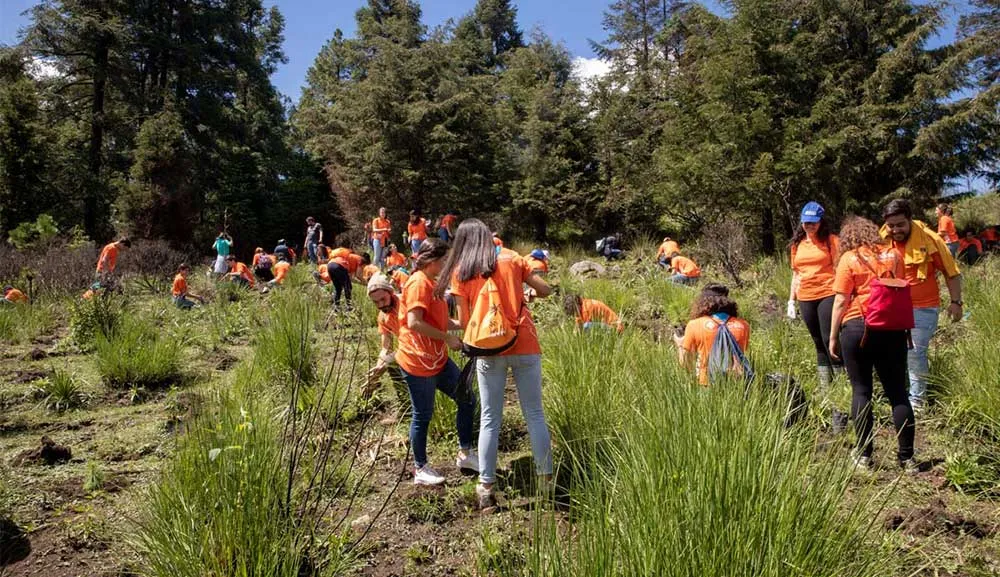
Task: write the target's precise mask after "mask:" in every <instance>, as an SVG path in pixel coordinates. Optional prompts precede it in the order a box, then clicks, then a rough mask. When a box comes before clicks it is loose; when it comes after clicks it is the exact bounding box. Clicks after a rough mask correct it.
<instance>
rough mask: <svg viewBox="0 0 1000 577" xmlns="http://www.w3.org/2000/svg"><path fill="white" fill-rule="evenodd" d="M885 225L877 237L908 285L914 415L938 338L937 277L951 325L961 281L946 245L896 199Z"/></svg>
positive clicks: (906, 203) (958, 309) (957, 311)
mask: <svg viewBox="0 0 1000 577" xmlns="http://www.w3.org/2000/svg"><path fill="white" fill-rule="evenodd" d="M882 218H883V220H884V222H885V225H884V226H883V227H882V230H881V231H880V234H881V235H882V238H883V239H885V240H886V241H888V240H890V239H891V240H892V246H893V248H894V249H895V250H896V252H898V253H899V254H900V256H901V257H902V259H903V265H904V266H905V267H906V280H907V282H909V283H910V296H911V298H912V299H913V319H914V323H915V326H914V327H913V330H912V331H911V332H910V335H911V337H912V339H913V347H912V348H911V349H910V352H909V354H908V360H907V364H908V366H909V373H910V405H911V406H913V408H914V409H915V410H916V411H918V412H919V411H920V410H921V409H922V408H923V405H924V402H925V397H926V395H927V381H928V378H929V376H930V362H929V361H928V356H927V351H928V348H929V347H930V343H931V339H932V338H933V337H934V334H935V333H937V329H938V321H939V317H940V316H941V315H940V307H941V289H940V288H939V287H938V278H937V277H938V272H941V273H942V274H943V276H944V277H945V284H946V285H947V286H948V293H949V295H950V297H951V304H950V305H949V306H948V315H949V316H950V317H951V319H952V321H955V322H957V321H959V320H961V319H962V313H963V311H962V307H963V303H962V277H961V275H960V271H959V270H958V265H957V264H956V263H955V259H954V258H953V257H952V256H951V251H950V250H949V249H948V246H947V245H946V244H945V242H944V239H943V238H941V237H940V236H938V234H937V233H936V232H934V231H933V230H931V229H930V228H929V227H928V226H927V225H925V224H924V223H922V222H920V221H919V220H914V219H913V209H912V207H911V206H910V203H909V201H907V200H906V199H896V200H893V201H891V202H890V203H889V204H887V205H886V206H885V208H884V209H883V211H882Z"/></svg>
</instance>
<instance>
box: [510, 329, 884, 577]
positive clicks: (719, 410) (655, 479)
mask: <svg viewBox="0 0 1000 577" xmlns="http://www.w3.org/2000/svg"><path fill="white" fill-rule="evenodd" d="M595 336H596V335H587V336H582V335H581V336H577V337H576V339H577V341H578V342H577V343H575V344H574V343H572V342H565V341H564V340H563V339H567V338H570V337H571V335H556V336H555V337H554V338H555V339H556V340H557V342H552V341H547V343H544V344H548V348H547V349H545V356H546V363H547V366H546V368H547V371H546V386H547V387H548V395H549V396H548V401H549V402H548V405H547V410H548V411H549V415H550V418H551V420H552V427H553V429H554V430H555V431H556V433H557V435H556V437H557V439H560V438H561V439H565V440H567V441H569V442H566V443H564V444H563V445H562V450H563V452H564V455H563V459H566V458H567V457H566V455H565V454H566V453H568V458H569V459H570V460H571V461H572V462H574V463H578V464H585V465H586V466H587V468H588V469H589V471H588V474H587V475H586V476H583V475H581V476H577V477H575V478H574V479H572V480H573V481H574V482H573V483H572V485H571V487H570V499H571V503H572V507H573V511H574V518H575V519H576V522H575V523H574V526H573V529H572V531H570V532H569V534H567V533H566V532H565V530H564V529H559V528H556V527H555V526H552V527H549V528H547V529H546V528H544V525H543V529H541V530H540V531H539V532H538V533H537V534H536V537H535V541H534V543H533V546H532V550H531V552H530V555H529V557H530V561H529V564H530V570H529V571H528V572H529V573H530V574H532V575H543V576H563V575H565V576H576V575H588V576H602V575H606V576H609V577H610V576H616V577H617V576H636V577H639V576H646V575H657V576H664V577H673V576H678V577H680V576H684V577H687V576H690V575H704V576H719V577H722V576H734V575H740V576H742V575H753V576H758V577H759V576H764V577H768V576H773V577H778V576H781V577H787V576H794V575H799V576H803V577H804V576H810V577H824V576H829V577H833V576H837V577H844V576H858V577H860V576H872V577H874V576H877V575H891V574H895V573H894V571H893V569H894V567H893V562H894V561H893V556H892V555H891V553H890V552H889V551H888V550H887V549H885V548H884V546H883V543H884V541H883V540H882V539H881V538H880V536H879V535H877V534H876V533H875V530H874V529H873V526H874V520H875V518H876V516H877V514H878V512H879V507H880V503H879V502H878V500H877V499H876V498H875V497H876V496H875V495H874V494H873V493H871V492H869V491H868V490H867V489H865V488H860V489H858V488H855V489H854V490H853V492H852V496H851V501H850V502H851V503H853V504H847V503H845V497H846V493H847V490H848V486H849V481H850V477H851V470H850V468H849V467H847V466H846V465H845V462H846V455H836V454H830V455H829V456H819V455H818V454H817V449H816V446H815V436H814V431H813V430H812V429H809V428H794V429H785V428H784V427H783V426H782V422H783V419H784V416H785V410H784V403H783V398H780V397H778V395H776V394H775V393H774V392H773V391H771V390H768V389H765V388H763V387H758V386H756V385H754V386H751V387H750V388H749V389H747V388H746V387H744V385H743V384H742V383H736V382H729V383H718V384H716V385H713V386H712V387H709V388H702V387H698V386H696V385H694V384H693V376H691V375H688V374H686V372H685V371H682V370H681V368H680V367H679V365H678V364H677V363H676V361H674V360H672V359H671V358H670V353H671V352H673V349H672V348H670V347H663V346H657V345H652V344H645V343H643V342H641V340H639V339H635V338H631V337H630V336H629V335H628V334H626V335H625V336H624V337H623V338H622V342H621V343H620V344H617V345H616V344H615V343H612V342H609V341H608V339H607V338H605V337H604V336H596V338H594V337H595ZM608 338H611V337H608ZM556 344H561V345H565V346H567V347H568V350H566V351H565V352H564V351H563V350H562V349H559V350H557V349H556V347H555V345H556ZM580 439H585V440H586V439H589V441H587V442H580ZM560 481H562V479H560ZM561 484H562V483H561Z"/></svg>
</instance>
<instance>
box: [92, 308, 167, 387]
mask: <svg viewBox="0 0 1000 577" xmlns="http://www.w3.org/2000/svg"><path fill="white" fill-rule="evenodd" d="M182 352H183V351H182V348H181V344H180V342H179V341H178V340H176V339H175V338H173V337H171V336H170V335H166V334H163V333H162V332H160V331H158V330H157V329H156V328H155V327H153V326H151V324H150V323H148V322H143V321H142V320H140V319H135V318H131V317H129V318H125V319H123V320H121V321H120V324H119V325H118V327H117V328H116V329H115V331H114V332H113V333H112V334H111V335H110V336H105V335H103V334H101V335H98V336H97V337H96V339H95V341H94V355H95V362H96V363H97V371H98V372H99V373H100V375H101V378H102V379H103V380H104V384H105V385H107V386H108V387H111V388H113V389H129V388H132V387H142V388H146V389H156V388H163V387H167V386H169V385H171V384H174V383H176V382H177V381H179V380H180V379H181V378H182V371H181V359H182Z"/></svg>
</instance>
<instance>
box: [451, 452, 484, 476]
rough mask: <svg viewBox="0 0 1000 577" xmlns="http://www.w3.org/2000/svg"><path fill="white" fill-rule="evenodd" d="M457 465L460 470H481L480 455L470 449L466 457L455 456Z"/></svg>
mask: <svg viewBox="0 0 1000 577" xmlns="http://www.w3.org/2000/svg"><path fill="white" fill-rule="evenodd" d="M455 466H456V467H458V470H459V471H473V472H476V473H478V472H479V455H478V454H477V453H476V452H475V451H468V452H467V453H466V454H465V458H464V459H463V458H462V457H455Z"/></svg>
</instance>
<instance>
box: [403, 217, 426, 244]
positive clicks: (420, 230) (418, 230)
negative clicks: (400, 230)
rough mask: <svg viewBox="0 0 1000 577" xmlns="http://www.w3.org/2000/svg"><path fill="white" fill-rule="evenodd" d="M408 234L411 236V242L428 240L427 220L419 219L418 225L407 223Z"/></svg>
mask: <svg viewBox="0 0 1000 577" xmlns="http://www.w3.org/2000/svg"><path fill="white" fill-rule="evenodd" d="M406 232H407V234H409V235H410V241H411V242H412V241H414V240H426V239H427V219H423V218H421V219H419V220H417V222H416V223H412V222H411V223H407V225H406Z"/></svg>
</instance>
